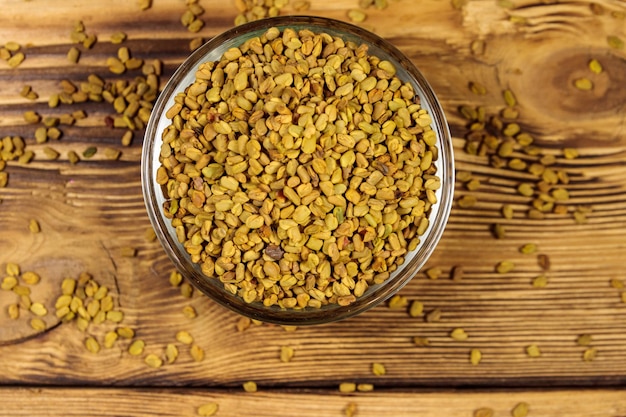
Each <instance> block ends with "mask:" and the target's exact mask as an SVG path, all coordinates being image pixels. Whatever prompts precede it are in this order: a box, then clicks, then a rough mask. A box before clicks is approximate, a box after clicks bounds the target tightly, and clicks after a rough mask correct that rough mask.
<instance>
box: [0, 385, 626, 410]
mask: <svg viewBox="0 0 626 417" xmlns="http://www.w3.org/2000/svg"><path fill="white" fill-rule="evenodd" d="M624 394H625V393H624V391H617V390H615V391H613V390H597V391H548V392H537V391H515V392H489V391H488V392H471V391H470V392H464V391H447V392H428V391H426V392H422V391H394V392H384V393H378V392H374V393H357V394H352V395H345V394H344V395H341V394H339V393H338V392H335V393H332V392H324V391H286V392H283V391H263V390H262V389H261V390H260V391H259V392H257V393H244V392H242V390H241V391H239V392H238V391H237V390H233V391H212V390H201V389H193V390H192V389H184V390H180V389H178V390H172V389H128V388H125V389H96V388H84V389H68V388H58V389H55V388H0V401H1V402H2V404H3V407H2V408H1V409H0V416H7V417H9V416H10V417H19V416H32V415H37V416H44V415H45V416H50V417H53V416H64V417H65V416H68V417H72V416H81V417H83V416H84V417H90V416H120V415H124V416H129V417H133V416H146V415H151V416H194V415H198V414H197V409H198V407H200V406H201V405H204V404H208V403H217V405H218V411H217V412H216V414H215V415H216V416H220V417H228V416H242V415H254V416H258V417H265V416H268V417H270V416H271V417H281V416H293V415H294V414H297V415H298V416H303V417H306V416H343V415H346V414H345V409H346V407H347V406H348V404H354V405H355V406H356V412H355V413H354V415H355V416H359V417H367V416H381V415H393V416H398V417H403V416H407V417H408V416H415V415H419V416H423V417H431V416H432V417H435V416H442V415H445V416H450V417H457V416H458V417H469V416H472V415H473V413H474V412H475V411H476V410H478V409H481V408H490V409H491V410H492V411H493V416H495V417H502V416H510V415H511V410H512V409H513V408H514V407H516V406H517V405H518V404H520V403H522V402H525V403H527V404H528V410H529V412H528V415H529V416H539V417H552V416H554V417H559V416H563V415H567V416H571V417H579V416H580V417H621V416H624V415H626V395H624ZM15 398H19V401H15V400H14V399H15Z"/></svg>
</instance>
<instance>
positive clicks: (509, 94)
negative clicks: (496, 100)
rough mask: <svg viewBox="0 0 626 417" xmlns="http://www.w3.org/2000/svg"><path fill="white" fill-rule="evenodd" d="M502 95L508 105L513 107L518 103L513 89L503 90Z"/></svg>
mask: <svg viewBox="0 0 626 417" xmlns="http://www.w3.org/2000/svg"><path fill="white" fill-rule="evenodd" d="M502 97H503V98H504V102H505V103H506V105H507V106H509V107H513V106H515V105H516V104H517V99H516V98H515V94H514V93H513V91H511V90H504V91H503V92H502Z"/></svg>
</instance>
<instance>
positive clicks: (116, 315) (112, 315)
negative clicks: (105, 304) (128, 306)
mask: <svg viewBox="0 0 626 417" xmlns="http://www.w3.org/2000/svg"><path fill="white" fill-rule="evenodd" d="M107 320H109V321H112V322H113V323H119V322H121V321H122V320H124V313H123V312H121V311H107Z"/></svg>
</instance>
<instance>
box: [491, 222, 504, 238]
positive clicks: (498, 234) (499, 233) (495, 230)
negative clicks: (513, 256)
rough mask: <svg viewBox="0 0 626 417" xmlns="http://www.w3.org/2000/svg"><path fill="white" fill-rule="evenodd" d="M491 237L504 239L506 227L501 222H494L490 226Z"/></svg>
mask: <svg viewBox="0 0 626 417" xmlns="http://www.w3.org/2000/svg"><path fill="white" fill-rule="evenodd" d="M491 232H492V234H493V237H495V238H496V239H504V238H505V237H506V227H505V226H504V225H503V224H500V223H496V224H494V225H493V226H492V227H491Z"/></svg>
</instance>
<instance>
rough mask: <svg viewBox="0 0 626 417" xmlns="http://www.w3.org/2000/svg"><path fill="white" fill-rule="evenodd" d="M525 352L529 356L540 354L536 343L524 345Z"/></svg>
mask: <svg viewBox="0 0 626 417" xmlns="http://www.w3.org/2000/svg"><path fill="white" fill-rule="evenodd" d="M526 354H527V355H528V356H529V357H531V358H538V357H539V356H541V351H540V350H539V347H538V346H537V345H529V346H526Z"/></svg>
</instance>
